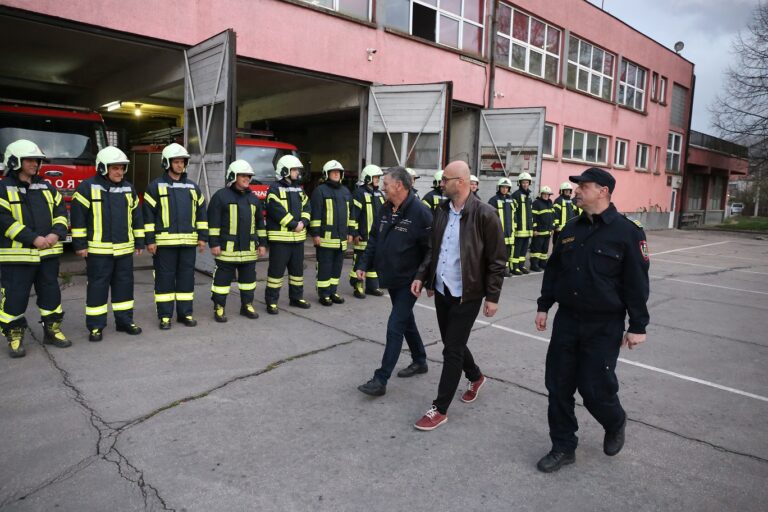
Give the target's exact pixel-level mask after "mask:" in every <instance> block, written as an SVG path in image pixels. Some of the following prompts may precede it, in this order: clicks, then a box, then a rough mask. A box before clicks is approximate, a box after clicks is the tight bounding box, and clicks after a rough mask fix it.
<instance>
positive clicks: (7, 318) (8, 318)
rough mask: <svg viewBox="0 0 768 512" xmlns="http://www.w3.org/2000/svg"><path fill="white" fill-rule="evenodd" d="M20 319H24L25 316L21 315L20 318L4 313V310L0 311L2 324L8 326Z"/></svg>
mask: <svg viewBox="0 0 768 512" xmlns="http://www.w3.org/2000/svg"><path fill="white" fill-rule="evenodd" d="M19 318H24V314H21V315H19V316H11V315H9V314H8V313H6V312H5V311H3V310H2V309H0V322H3V323H6V324H7V323H11V322H13V321H14V320H18V319H19Z"/></svg>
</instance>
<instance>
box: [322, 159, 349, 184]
mask: <svg viewBox="0 0 768 512" xmlns="http://www.w3.org/2000/svg"><path fill="white" fill-rule="evenodd" d="M331 171H341V176H340V177H339V181H341V180H343V179H344V166H343V165H341V163H340V162H339V161H338V160H329V161H327V162H325V165H323V179H324V180H327V179H328V173H329V172H331Z"/></svg>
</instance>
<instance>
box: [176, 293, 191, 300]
mask: <svg viewBox="0 0 768 512" xmlns="http://www.w3.org/2000/svg"><path fill="white" fill-rule="evenodd" d="M176 300H195V293H194V292H176Z"/></svg>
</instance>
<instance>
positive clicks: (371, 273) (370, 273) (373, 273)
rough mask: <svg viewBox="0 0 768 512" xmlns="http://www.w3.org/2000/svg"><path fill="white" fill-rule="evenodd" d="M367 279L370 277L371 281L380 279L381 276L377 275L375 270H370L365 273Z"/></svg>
mask: <svg viewBox="0 0 768 512" xmlns="http://www.w3.org/2000/svg"><path fill="white" fill-rule="evenodd" d="M365 277H370V278H371V279H378V278H379V274H377V273H376V271H375V270H369V271H368V272H366V273H365Z"/></svg>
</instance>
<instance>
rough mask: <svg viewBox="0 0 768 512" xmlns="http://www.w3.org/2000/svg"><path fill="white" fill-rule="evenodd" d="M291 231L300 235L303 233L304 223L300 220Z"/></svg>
mask: <svg viewBox="0 0 768 512" xmlns="http://www.w3.org/2000/svg"><path fill="white" fill-rule="evenodd" d="M293 231H294V232H296V233H301V232H302V231H304V221H302V220H300V221H299V223H298V224H296V227H295V228H293Z"/></svg>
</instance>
